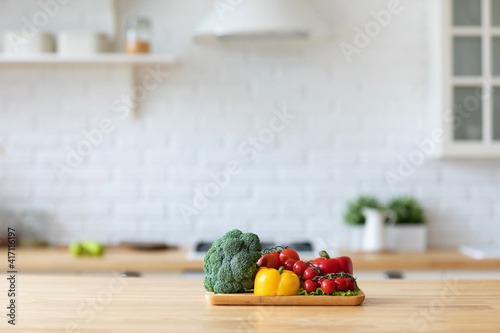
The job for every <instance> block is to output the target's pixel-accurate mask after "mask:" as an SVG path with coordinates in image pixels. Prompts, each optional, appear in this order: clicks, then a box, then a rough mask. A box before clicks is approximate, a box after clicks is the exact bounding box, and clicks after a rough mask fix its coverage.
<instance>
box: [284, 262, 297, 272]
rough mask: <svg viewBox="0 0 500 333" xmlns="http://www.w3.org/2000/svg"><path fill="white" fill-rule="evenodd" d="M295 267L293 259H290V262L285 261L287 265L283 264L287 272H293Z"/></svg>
mask: <svg viewBox="0 0 500 333" xmlns="http://www.w3.org/2000/svg"><path fill="white" fill-rule="evenodd" d="M293 265H295V260H293V259H288V260H287V261H285V263H284V264H283V267H284V268H285V269H286V270H289V271H292V270H293Z"/></svg>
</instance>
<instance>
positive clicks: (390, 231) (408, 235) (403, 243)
mask: <svg viewBox="0 0 500 333" xmlns="http://www.w3.org/2000/svg"><path fill="white" fill-rule="evenodd" d="M387 207H388V208H389V209H390V210H392V211H393V212H394V213H395V214H396V217H397V218H396V224H395V225H394V227H392V228H387V235H386V239H387V248H388V249H394V250H406V251H425V249H426V248H427V226H426V223H425V222H426V219H425V214H424V210H423V208H422V206H421V205H420V203H419V202H418V201H417V200H416V199H415V198H413V197H410V196H401V197H398V198H394V199H392V200H391V201H389V203H388V205H387Z"/></svg>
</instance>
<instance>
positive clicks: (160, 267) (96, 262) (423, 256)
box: [4, 248, 500, 273]
mask: <svg viewBox="0 0 500 333" xmlns="http://www.w3.org/2000/svg"><path fill="white" fill-rule="evenodd" d="M343 254H344V255H349V256H351V258H352V259H353V262H354V269H355V270H356V271H357V270H417V269H418V270H430V269H463V270H469V269H477V270H495V269H497V270H498V269H500V260H499V259H492V260H475V259H471V258H468V257H466V256H464V255H462V254H460V253H459V252H458V251H456V250H431V251H427V252H424V253H400V252H386V253H359V252H358V253H355V252H343ZM16 255H17V256H18V259H19V263H20V264H22V269H23V271H24V272H33V273H80V272H94V273H99V272H113V271H124V270H128V271H140V272H183V271H202V270H203V262H202V261H201V260H187V259H186V255H187V251H186V250H165V251H151V252H144V251H137V250H131V249H126V248H110V249H108V251H107V252H106V254H105V255H104V256H103V257H100V258H92V257H79V258H75V257H73V256H71V255H70V254H69V253H68V251H67V250H66V249H65V248H45V249H24V248H19V249H16ZM5 264H6V263H4V265H5Z"/></svg>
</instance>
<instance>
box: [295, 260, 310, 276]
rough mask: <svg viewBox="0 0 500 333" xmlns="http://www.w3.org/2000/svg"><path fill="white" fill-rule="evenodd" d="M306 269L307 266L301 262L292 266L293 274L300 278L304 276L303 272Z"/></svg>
mask: <svg viewBox="0 0 500 333" xmlns="http://www.w3.org/2000/svg"><path fill="white" fill-rule="evenodd" d="M306 269H307V265H306V263H305V262H303V261H302V260H299V261H297V262H295V264H294V265H293V272H294V273H295V274H297V275H298V276H302V274H304V271H305V270H306Z"/></svg>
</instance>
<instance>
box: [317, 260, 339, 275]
mask: <svg viewBox="0 0 500 333" xmlns="http://www.w3.org/2000/svg"><path fill="white" fill-rule="evenodd" d="M319 268H320V269H321V274H323V275H326V274H329V273H339V271H340V266H339V262H338V261H337V260H336V259H326V260H323V261H321V262H320V263H319Z"/></svg>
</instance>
